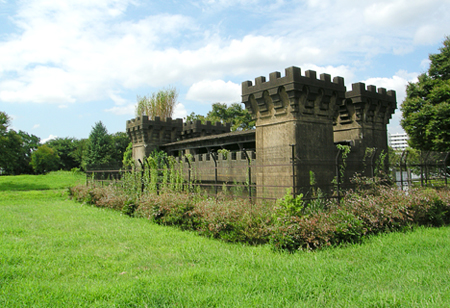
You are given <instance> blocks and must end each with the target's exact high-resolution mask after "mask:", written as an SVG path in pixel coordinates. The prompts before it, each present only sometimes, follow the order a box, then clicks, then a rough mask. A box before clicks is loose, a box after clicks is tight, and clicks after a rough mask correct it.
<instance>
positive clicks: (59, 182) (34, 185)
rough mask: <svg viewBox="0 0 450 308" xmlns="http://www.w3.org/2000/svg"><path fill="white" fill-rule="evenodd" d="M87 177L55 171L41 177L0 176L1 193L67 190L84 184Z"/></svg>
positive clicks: (76, 173) (40, 175)
mask: <svg viewBox="0 0 450 308" xmlns="http://www.w3.org/2000/svg"><path fill="white" fill-rule="evenodd" d="M85 180H86V176H85V175H84V173H81V172H74V173H72V172H68V171H53V172H50V173H48V174H39V175H28V174H26V175H15V176H0V191H25V190H48V189H66V188H67V187H69V186H74V185H76V184H82V183H84V181H85Z"/></svg>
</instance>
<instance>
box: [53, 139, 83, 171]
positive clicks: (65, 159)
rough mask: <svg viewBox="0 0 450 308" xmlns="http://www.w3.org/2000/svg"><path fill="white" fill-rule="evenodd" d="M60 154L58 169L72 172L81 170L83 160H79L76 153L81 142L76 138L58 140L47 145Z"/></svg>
mask: <svg viewBox="0 0 450 308" xmlns="http://www.w3.org/2000/svg"><path fill="white" fill-rule="evenodd" d="M45 144H46V145H47V146H49V147H50V148H52V149H53V150H55V151H56V153H57V154H58V156H59V158H60V161H59V167H58V169H61V170H72V169H73V168H79V167H80V163H81V160H77V156H76V151H77V149H78V147H79V141H78V140H77V139H75V138H69V137H66V138H56V139H52V140H49V141H47V142H46V143H45Z"/></svg>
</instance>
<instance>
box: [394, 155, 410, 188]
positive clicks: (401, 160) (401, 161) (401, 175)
mask: <svg viewBox="0 0 450 308" xmlns="http://www.w3.org/2000/svg"><path fill="white" fill-rule="evenodd" d="M405 154H406V156H405ZM407 156H408V152H407V151H406V150H403V152H402V156H401V157H400V183H401V188H402V190H403V168H402V167H403V158H405V167H406V157H407ZM405 169H406V168H405ZM395 180H397V179H395Z"/></svg>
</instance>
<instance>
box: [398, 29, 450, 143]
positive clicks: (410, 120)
mask: <svg viewBox="0 0 450 308" xmlns="http://www.w3.org/2000/svg"><path fill="white" fill-rule="evenodd" d="M443 45H444V46H443V47H441V48H440V49H439V50H440V53H438V54H431V55H430V56H429V59H430V61H431V63H430V68H429V69H428V72H427V73H424V74H421V75H420V76H419V77H418V82H415V83H409V84H408V86H407V88H406V99H405V101H404V102H403V104H402V106H401V110H402V112H403V115H402V120H401V125H402V127H403V129H404V130H405V131H406V133H407V134H408V135H409V138H410V139H409V145H410V146H411V147H412V148H415V149H418V150H423V151H450V37H447V38H446V39H445V41H444V43H443Z"/></svg>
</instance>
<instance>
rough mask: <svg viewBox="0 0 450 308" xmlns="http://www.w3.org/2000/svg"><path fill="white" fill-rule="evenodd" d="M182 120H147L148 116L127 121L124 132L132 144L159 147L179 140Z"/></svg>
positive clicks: (157, 118) (156, 118) (158, 118)
mask: <svg viewBox="0 0 450 308" xmlns="http://www.w3.org/2000/svg"><path fill="white" fill-rule="evenodd" d="M182 127H183V119H172V118H167V119H166V121H162V120H161V118H160V117H155V119H154V120H149V118H148V116H141V117H137V118H135V119H131V120H128V121H127V127H126V132H127V134H128V136H130V138H131V140H132V142H133V143H135V144H138V143H153V144H155V145H160V144H163V143H168V142H173V141H176V140H177V139H179V138H180V136H181V131H182Z"/></svg>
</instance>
